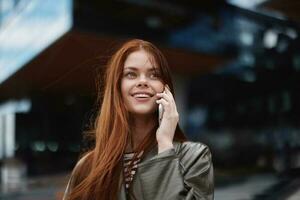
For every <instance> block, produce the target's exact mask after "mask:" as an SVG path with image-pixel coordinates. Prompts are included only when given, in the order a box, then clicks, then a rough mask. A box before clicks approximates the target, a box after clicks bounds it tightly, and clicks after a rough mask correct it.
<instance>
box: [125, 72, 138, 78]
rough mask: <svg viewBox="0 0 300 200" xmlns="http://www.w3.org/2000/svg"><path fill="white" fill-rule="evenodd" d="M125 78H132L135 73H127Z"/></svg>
mask: <svg viewBox="0 0 300 200" xmlns="http://www.w3.org/2000/svg"><path fill="white" fill-rule="evenodd" d="M125 76H126V77H128V78H134V77H135V76H136V75H135V73H133V72H127V73H126V74H125Z"/></svg>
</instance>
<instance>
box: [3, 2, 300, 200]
mask: <svg viewBox="0 0 300 200" xmlns="http://www.w3.org/2000/svg"><path fill="white" fill-rule="evenodd" d="M299 28H300V1H298V0H206V1H199V0H189V1H188V0H186V1H183V0H181V1H180V0H177V1H171V0H165V1H150V0H110V1H108V0H102V1H101V0H90V1H84V0H0V170H1V173H0V180H1V182H0V199H5V200H6V199H10V200H16V199H22V200H27V199H28V200H29V199H30V200H37V199H44V200H47V199H49V200H50V199H61V196H62V194H63V191H64V189H65V186H66V183H67V181H68V178H69V175H70V172H71V170H72V168H73V167H74V165H75V163H76V161H77V159H78V155H79V154H80V152H81V151H82V148H84V147H85V144H84V143H83V142H82V137H83V132H84V131H85V130H87V128H88V127H89V125H90V124H91V122H92V120H93V118H94V115H95V111H96V110H97V105H96V104H95V101H96V94H97V89H98V88H97V87H96V86H97V85H99V83H101V82H100V80H99V79H97V78H99V77H101V75H102V71H103V67H104V64H105V63H106V61H107V59H108V58H109V56H110V55H111V54H112V52H113V50H114V49H115V48H116V47H117V46H118V44H120V43H122V42H123V41H125V40H127V39H129V38H141V39H145V40H149V41H151V42H153V43H155V44H156V45H157V46H158V47H159V48H160V49H161V50H162V51H163V53H164V54H165V55H166V57H167V59H168V61H169V64H170V67H171V70H172V73H173V79H174V84H175V92H176V102H177V106H178V110H179V113H180V116H181V118H180V124H181V126H182V127H183V129H184V131H185V132H186V134H187V135H188V136H189V138H190V139H191V140H194V141H201V142H203V143H206V144H207V145H208V146H209V147H210V149H211V151H212V153H213V162H214V167H215V181H216V182H215V184H216V188H215V199H216V200H219V199H222V200H250V199H251V200H261V199H268V200H269V199H272V200H274V199H280V200H281V199H287V200H296V199H297V200H299V199H300V178H299V174H300V173H299V172H300V127H299V125H300V124H299V122H300V106H299V102H300V94H299V91H300V90H299V89H300V37H299V34H300V29H299ZM98 106H99V105H98Z"/></svg>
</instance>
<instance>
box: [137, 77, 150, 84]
mask: <svg viewBox="0 0 300 200" xmlns="http://www.w3.org/2000/svg"><path fill="white" fill-rule="evenodd" d="M137 85H138V86H148V80H147V77H145V76H140V77H139V80H138V83H137Z"/></svg>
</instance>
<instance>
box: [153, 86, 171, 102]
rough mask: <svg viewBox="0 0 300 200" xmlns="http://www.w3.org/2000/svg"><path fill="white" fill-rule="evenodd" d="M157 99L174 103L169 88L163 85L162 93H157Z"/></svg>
mask: <svg viewBox="0 0 300 200" xmlns="http://www.w3.org/2000/svg"><path fill="white" fill-rule="evenodd" d="M157 96H158V97H161V98H164V99H166V100H167V101H169V102H174V98H173V94H172V93H171V91H170V88H169V86H168V85H165V90H164V92H162V93H157Z"/></svg>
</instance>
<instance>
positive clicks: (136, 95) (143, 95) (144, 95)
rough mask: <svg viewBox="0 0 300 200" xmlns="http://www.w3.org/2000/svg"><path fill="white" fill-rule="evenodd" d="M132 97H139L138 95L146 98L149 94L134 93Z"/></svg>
mask: <svg viewBox="0 0 300 200" xmlns="http://www.w3.org/2000/svg"><path fill="white" fill-rule="evenodd" d="M134 97H137V98H139V97H141V98H146V97H150V95H148V94H135V95H134Z"/></svg>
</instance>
